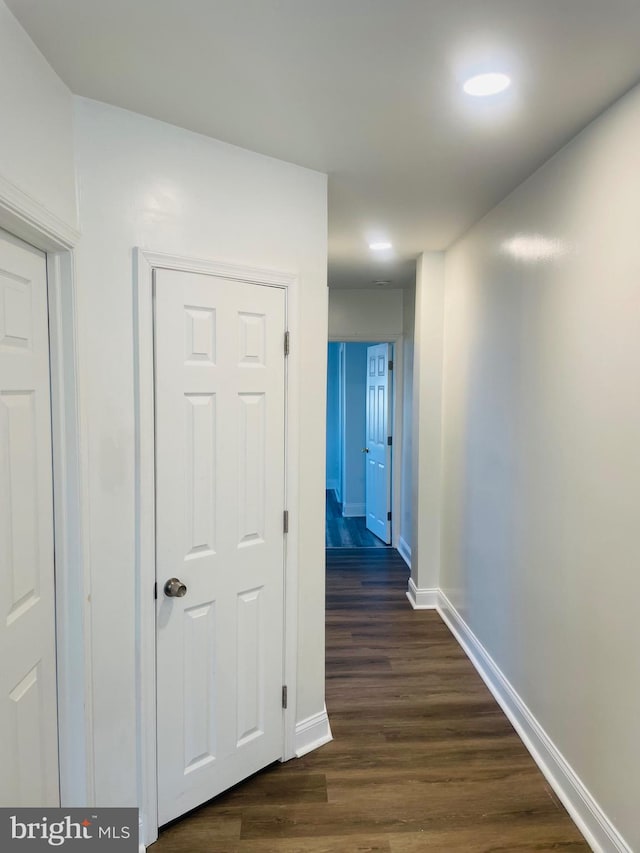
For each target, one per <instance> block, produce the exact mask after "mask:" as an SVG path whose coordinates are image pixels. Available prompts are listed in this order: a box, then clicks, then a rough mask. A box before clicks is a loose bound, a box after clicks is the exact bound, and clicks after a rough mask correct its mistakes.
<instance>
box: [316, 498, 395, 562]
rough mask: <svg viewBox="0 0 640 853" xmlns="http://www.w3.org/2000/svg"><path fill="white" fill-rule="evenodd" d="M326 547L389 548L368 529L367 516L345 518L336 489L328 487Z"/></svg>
mask: <svg viewBox="0 0 640 853" xmlns="http://www.w3.org/2000/svg"><path fill="white" fill-rule="evenodd" d="M326 495H327V499H326V513H325V519H326V526H325V539H324V543H325V547H326V548H388V547H389V546H388V545H385V543H384V542H382V540H381V539H378V537H377V536H374V535H373V533H371V532H370V531H369V530H367V527H366V524H365V518H364V516H362V517H359V516H358V517H356V518H344V517H343V515H342V511H341V509H340V504H339V503H338V498H337V497H336V493H335V490H334V489H327V493H326Z"/></svg>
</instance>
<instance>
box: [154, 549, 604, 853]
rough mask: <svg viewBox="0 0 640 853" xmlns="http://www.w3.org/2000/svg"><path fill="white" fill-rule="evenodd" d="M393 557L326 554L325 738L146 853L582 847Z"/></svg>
mask: <svg viewBox="0 0 640 853" xmlns="http://www.w3.org/2000/svg"><path fill="white" fill-rule="evenodd" d="M407 575H408V573H407V569H406V566H405V564H404V563H403V561H402V559H401V558H400V557H399V555H398V554H397V552H396V551H394V550H392V549H385V550H383V549H367V550H362V549H358V550H349V549H336V550H331V551H328V552H327V708H328V711H329V717H330V720H331V726H332V729H333V736H334V740H333V742H332V743H330V744H327V745H326V746H324V747H322V748H321V749H319V750H316V751H315V752H312V753H309V754H308V755H306V756H304V757H303V758H301V759H294V760H293V761H290V762H288V763H287V764H276V765H273V766H271V767H269V768H267V769H266V770H265V771H263V772H262V773H259V774H257V775H256V776H254V777H253V778H251V779H250V780H248V781H246V782H244V783H242V784H241V785H238V786H237V787H236V788H234V789H233V790H231V791H229V792H227V793H226V794H224V795H222V796H221V797H218V798H217V799H216V800H213V801H211V803H209V804H207V805H205V806H203V807H202V808H200V809H198V810H197V811H195V812H193V813H192V814H191V815H189V816H188V817H186V818H184V819H183V820H181V821H178V822H176V823H174V824H173V825H171V826H170V827H168V828H166V829H165V830H164V831H163V832H162V833H161V837H160V840H159V841H158V843H157V844H156V845H154V847H153V850H154V853H422V851H431V853H516V851H517V853H528V851H572V853H573V851H588V850H589V847H588V846H587V844H586V843H585V841H584V840H583V839H582V837H581V835H580V834H579V832H578V830H577V829H576V827H575V826H574V824H573V823H572V822H571V820H570V818H569V817H568V815H567V813H566V812H565V810H564V809H563V807H562V805H561V804H560V803H559V801H558V800H557V798H556V796H555V795H554V793H553V792H552V791H551V789H550V788H549V786H548V785H547V783H546V781H545V779H544V777H543V776H542V774H541V773H540V772H539V770H538V769H537V767H536V766H535V764H534V763H533V760H532V759H531V757H530V756H529V754H528V753H527V751H526V750H525V748H524V746H523V745H522V743H521V742H520V740H519V738H518V737H517V735H516V734H515V732H514V731H513V729H512V727H511V725H510V724H509V722H508V721H507V719H506V718H505V716H504V715H503V713H502V711H501V710H500V708H499V707H498V705H497V704H496V703H495V701H494V700H493V698H492V697H491V695H490V693H489V692H488V690H487V689H486V687H485V686H484V684H483V683H482V681H481V680H480V678H479V676H478V675H477V674H476V672H475V670H474V669H473V667H472V666H471V663H470V662H469V661H468V660H467V658H466V657H465V655H464V653H463V652H462V650H461V649H460V647H459V646H458V645H457V643H456V642H455V640H454V639H453V637H452V636H451V634H450V633H449V631H448V629H447V627H446V626H445V625H444V624H443V622H442V621H441V620H440V618H439V616H438V615H437V614H436V613H435V612H432V611H413V610H412V609H411V608H410V606H409V603H408V601H407V600H406V597H405V589H406V583H407Z"/></svg>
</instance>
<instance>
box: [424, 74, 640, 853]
mask: <svg viewBox="0 0 640 853" xmlns="http://www.w3.org/2000/svg"><path fill="white" fill-rule="evenodd" d="M638 139H640V88H636V89H635V90H633V91H632V92H631V93H630V94H628V95H627V96H626V97H625V98H623V99H622V100H621V101H619V102H618V103H617V104H616V105H614V106H613V107H612V108H611V109H610V110H608V111H607V112H606V113H605V114H604V115H603V116H602V117H600V118H599V119H598V120H597V121H596V122H594V123H593V124H592V125H590V126H589V127H588V128H587V129H586V130H585V131H584V132H583V133H582V134H581V135H580V136H579V137H577V138H576V139H575V140H574V141H572V142H571V143H570V144H569V145H568V146H567V147H565V148H564V149H563V150H562V151H561V152H559V153H558V154H557V155H556V156H555V157H554V158H553V159H552V160H551V161H549V162H548V163H547V164H546V165H545V166H544V167H543V168H542V169H540V170H539V171H538V172H537V173H535V174H534V175H533V176H532V177H531V178H530V179H529V180H528V181H527V182H526V183H525V184H523V185H522V186H521V187H520V188H519V189H518V190H516V191H515V192H514V193H513V194H512V195H511V196H509V197H508V198H507V199H506V200H505V201H504V202H503V203H502V204H500V205H499V206H498V207H497V208H496V209H495V210H493V211H492V212H491V213H490V214H489V215H488V216H486V217H485V218H484V219H483V220H482V221H481V222H480V223H478V224H477V225H476V226H475V227H474V228H472V229H471V231H470V232H469V233H468V234H467V235H466V236H465V237H464V238H463V239H461V240H460V241H459V242H458V243H457V244H456V245H455V246H454V247H453V248H452V250H451V251H450V252H449V253H448V257H447V262H446V281H447V284H446V313H445V362H444V426H445V428H444V492H443V497H444V525H443V544H442V573H441V581H440V582H441V586H442V587H443V589H444V590H445V592H446V594H447V596H448V597H449V598H450V600H451V601H452V602H453V604H454V605H455V607H456V608H457V609H458V611H459V612H460V614H461V615H462V616H463V618H464V620H465V621H466V622H467V624H468V625H469V626H470V627H471V629H472V631H473V632H474V633H475V635H476V636H477V638H478V639H479V640H480V642H481V643H482V644H483V645H484V647H485V648H486V650H487V651H488V652H489V654H490V655H491V656H492V657H493V659H494V661H495V662H496V663H497V665H498V666H499V668H500V669H501V670H502V672H503V673H504V675H505V676H506V677H507V678H508V679H509V681H510V682H511V684H512V686H513V687H514V688H515V690H516V691H517V693H518V694H519V695H520V697H521V698H522V700H523V701H524V702H525V703H526V705H527V706H528V708H529V709H530V711H531V713H532V714H533V716H534V717H535V718H536V719H537V720H538V722H539V723H540V725H541V726H542V728H543V729H544V731H545V732H546V733H547V734H548V736H549V737H550V738H551V740H552V742H553V743H554V744H555V746H556V747H557V748H558V750H559V751H560V753H561V754H562V755H563V756H564V758H565V759H566V760H567V761H568V762H569V765H570V766H571V767H572V768H573V770H574V771H575V773H576V774H577V775H578V777H579V778H580V779H581V780H582V782H583V783H584V785H585V786H586V788H587V789H588V791H589V792H590V793H591V795H592V796H593V797H594V799H595V800H596V802H597V803H598V804H599V806H600V807H601V808H602V810H603V811H604V813H605V814H606V815H607V817H608V818H609V820H610V821H611V822H612V823H613V825H614V826H615V827H617V829H618V831H619V832H620V833H621V834H622V836H623V837H624V838H625V839H626V842H627V844H628V849H630V850H640V822H639V821H638V814H637V812H638V796H637V794H638V791H639V790H640V761H639V760H638V759H639V758H640V735H639V733H638V720H639V719H640V678H638V653H637V650H638V648H639V647H640V621H639V620H638V617H637V606H638V601H639V600H640V572H639V571H638V566H639V565H640V539H639V537H638V529H639V526H640V509H639V508H640V453H639V452H638V437H639V436H640V393H639V391H638V389H639V388H640V384H639V376H640V334H639V329H640V326H639V323H638V318H639V317H640V253H639V251H638V223H639V222H640V169H639V168H638V162H639V161H638ZM607 849H608V848H607ZM610 849H612V850H613V849H614V846H613V843H612V846H611V848H610ZM615 849H616V850H617V849H622V848H620V847H618V846H616V847H615Z"/></svg>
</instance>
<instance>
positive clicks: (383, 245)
mask: <svg viewBox="0 0 640 853" xmlns="http://www.w3.org/2000/svg"><path fill="white" fill-rule="evenodd" d="M369 248H370V249H372V250H373V251H374V252H383V251H384V250H385V249H391V248H392V246H391V243H389V242H385V241H382V242H380V243H369Z"/></svg>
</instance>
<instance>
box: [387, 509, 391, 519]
mask: <svg viewBox="0 0 640 853" xmlns="http://www.w3.org/2000/svg"><path fill="white" fill-rule="evenodd" d="M387 521H391V510H389V512H388V513H387Z"/></svg>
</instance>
